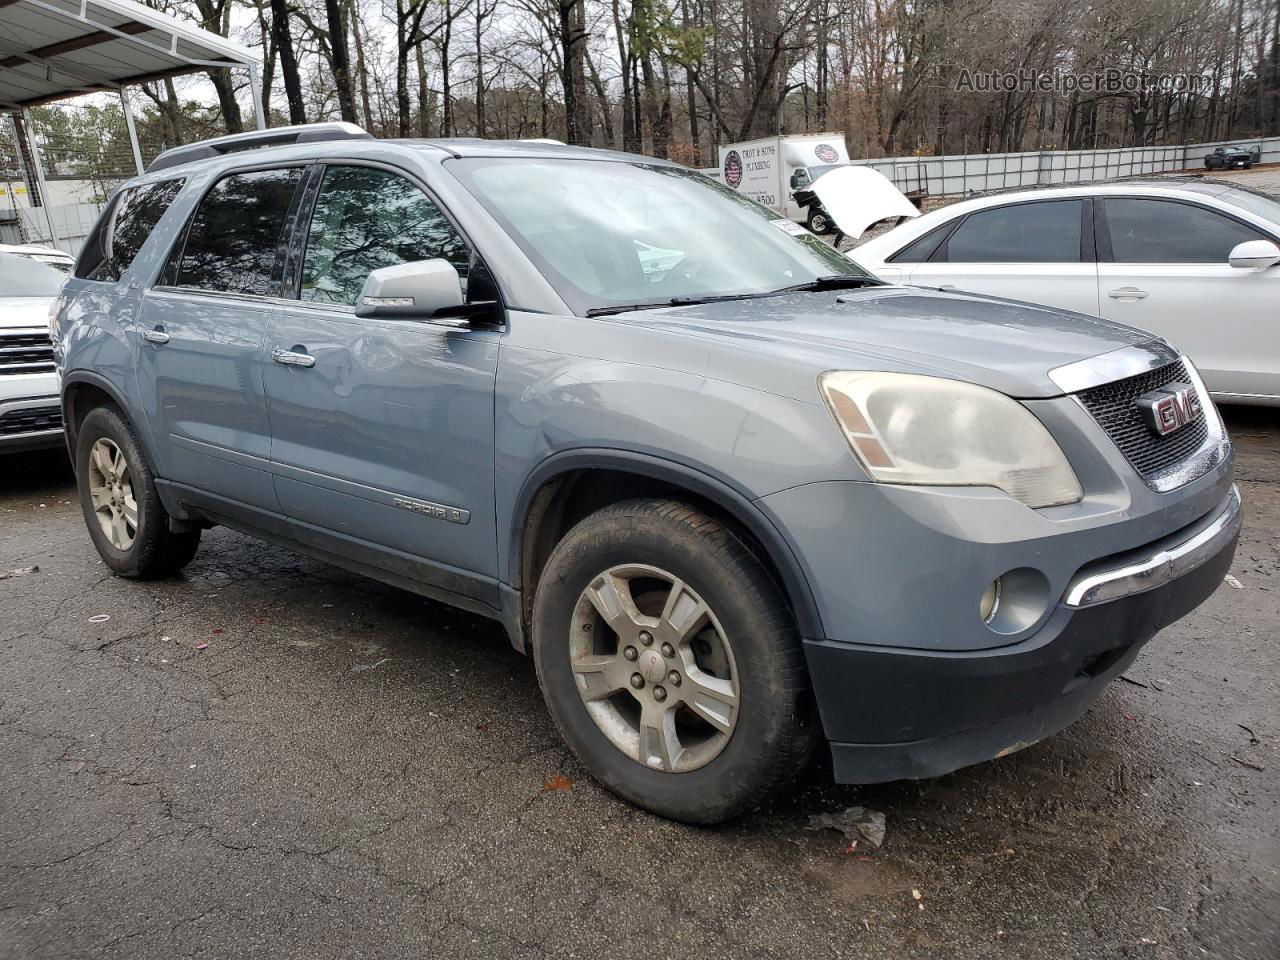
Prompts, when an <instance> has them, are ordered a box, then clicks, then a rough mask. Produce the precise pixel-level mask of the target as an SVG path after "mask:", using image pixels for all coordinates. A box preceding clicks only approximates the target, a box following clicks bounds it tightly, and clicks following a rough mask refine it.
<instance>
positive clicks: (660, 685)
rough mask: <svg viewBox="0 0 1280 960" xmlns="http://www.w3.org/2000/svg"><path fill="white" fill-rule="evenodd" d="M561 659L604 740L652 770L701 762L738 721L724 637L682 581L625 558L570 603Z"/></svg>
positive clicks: (704, 605)
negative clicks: (565, 646)
mask: <svg viewBox="0 0 1280 960" xmlns="http://www.w3.org/2000/svg"><path fill="white" fill-rule="evenodd" d="M569 661H570V667H571V669H572V671H573V675H574V681H575V684H576V686H577V689H578V693H579V695H580V696H581V697H582V701H583V703H584V704H585V706H586V709H587V713H588V714H589V715H590V716H591V719H592V720H593V721H594V722H595V724H596V726H597V727H598V728H599V729H600V731H601V732H602V733H603V734H604V735H605V736H606V737H607V738H608V739H609V741H610V742H611V743H612V744H613V745H614V746H615V747H617V748H618V749H619V750H620V751H622V752H623V753H624V754H626V755H627V756H629V757H631V758H632V759H633V760H636V761H637V762H639V763H642V764H644V765H645V766H647V767H650V768H652V769H655V770H662V771H665V772H669V773H683V772H686V771H689V770H695V769H697V768H698V767H701V766H704V765H705V764H707V763H709V762H711V761H712V760H713V759H715V757H716V756H718V755H719V754H720V752H721V751H722V750H723V749H724V748H725V746H726V745H727V744H728V742H729V738H730V737H731V736H732V734H733V730H734V727H735V725H736V723H737V720H738V713H739V708H740V695H739V688H738V675H737V668H736V666H735V664H734V659H733V650H732V648H731V646H730V643H729V638H728V637H727V636H726V635H725V632H724V630H723V629H722V628H721V626H720V623H719V621H718V620H717V618H716V616H715V613H714V611H712V609H711V607H710V606H708V604H707V603H706V602H705V601H704V600H703V599H702V597H700V596H699V595H698V594H697V593H696V592H695V591H694V590H693V589H692V588H691V587H690V586H689V585H688V584H687V583H685V582H684V581H682V580H681V579H680V578H678V577H676V576H675V575H673V574H671V573H668V572H667V571H665V570H662V569H660V568H658V567H653V566H649V565H645V564H627V565H622V566H616V567H612V568H610V569H609V570H606V571H604V572H603V573H601V574H600V575H598V576H597V577H595V578H594V579H593V580H592V581H591V583H589V584H588V585H587V588H586V589H585V590H584V591H583V592H582V595H581V596H580V597H579V599H578V602H577V604H576V605H575V607H574V613H573V618H572V622H571V625H570V636H569Z"/></svg>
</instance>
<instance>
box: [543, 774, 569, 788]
mask: <svg viewBox="0 0 1280 960" xmlns="http://www.w3.org/2000/svg"><path fill="white" fill-rule="evenodd" d="M542 789H543V790H546V791H548V792H551V791H555V790H571V789H573V781H572V780H570V779H569V778H568V777H566V776H565V775H564V774H563V773H557V774H556V775H555V776H554V777H552V778H551V779H550V780H548V781H547V782H546V783H544V784H543V785H542Z"/></svg>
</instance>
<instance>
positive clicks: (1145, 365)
mask: <svg viewBox="0 0 1280 960" xmlns="http://www.w3.org/2000/svg"><path fill="white" fill-rule="evenodd" d="M1179 357H1180V354H1179V353H1178V351H1177V350H1175V349H1174V348H1173V347H1171V346H1169V344H1167V343H1165V342H1164V341H1163V340H1152V341H1150V342H1148V343H1142V344H1133V345H1132V346H1128V347H1121V348H1120V349H1118V350H1112V351H1111V352H1110V353H1104V354H1100V355H1099V356H1096V357H1090V358H1089V359H1087V360H1077V361H1075V362H1074V363H1068V364H1064V365H1063V366H1061V367H1054V368H1053V369H1052V370H1050V371H1049V379H1050V380H1052V381H1053V382H1054V384H1056V385H1057V387H1058V389H1060V390H1061V391H1062V392H1063V393H1079V392H1080V391H1081V390H1088V389H1089V388H1090V387H1100V386H1102V385H1103V384H1106V383H1114V382H1115V381H1117V380H1125V379H1128V378H1129V377H1136V376H1137V375H1138V374H1140V373H1147V372H1148V371H1151V370H1156V369H1158V368H1160V367H1163V366H1166V365H1168V364H1170V363H1173V362H1174V361H1175V360H1177V359H1179Z"/></svg>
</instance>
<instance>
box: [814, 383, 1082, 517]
mask: <svg viewBox="0 0 1280 960" xmlns="http://www.w3.org/2000/svg"><path fill="white" fill-rule="evenodd" d="M818 384H819V386H820V387H821V389H822V395H823V397H824V398H825V399H826V401H827V406H828V407H829V408H830V409H831V412H832V414H833V415H834V416H835V418H836V423H838V424H839V425H840V428H841V429H842V430H843V431H844V435H845V438H846V439H847V440H848V441H849V446H850V447H852V448H853V452H854V453H855V454H856V455H857V457H858V459H859V460H860V461H862V465H863V466H864V467H866V469H867V472H868V473H869V474H871V477H872V479H874V480H878V481H880V482H881V483H914V484H941V485H946V486H973V487H996V488H998V489H1000V490H1003V491H1004V492H1005V493H1007V494H1009V496H1011V497H1014V498H1016V499H1018V500H1021V501H1022V502H1023V503H1025V504H1026V505H1027V506H1028V507H1051V506H1054V505H1056V504H1061V503H1075V502H1076V501H1077V500H1079V499H1081V497H1083V496H1084V493H1083V491H1082V490H1081V489H1080V481H1079V480H1077V479H1076V475H1075V472H1074V471H1073V470H1072V469H1071V464H1069V463H1067V458H1066V457H1065V456H1064V455H1063V453H1062V448H1060V447H1059V446H1058V444H1057V442H1056V441H1055V440H1054V439H1053V437H1052V436H1051V435H1050V434H1049V431H1048V430H1046V429H1045V427H1044V424H1042V423H1041V422H1040V421H1039V420H1037V419H1036V418H1035V416H1034V415H1033V414H1032V413H1031V411H1030V410H1028V409H1027V408H1026V407H1024V406H1023V405H1022V404H1020V403H1018V402H1017V401H1016V400H1013V399H1010V398H1009V397H1006V396H1005V395H1004V394H1002V393H997V392H996V391H995V390H989V389H987V388H986V387H979V386H976V385H974V384H972V383H962V382H961V381H959V380H945V379H942V378H940V377H924V376H918V375H916V374H908V373H856V372H845V371H832V372H830V373H824V374H823V375H822V376H821V377H819V378H818Z"/></svg>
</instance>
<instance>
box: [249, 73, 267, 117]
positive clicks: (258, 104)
mask: <svg viewBox="0 0 1280 960" xmlns="http://www.w3.org/2000/svg"><path fill="white" fill-rule="evenodd" d="M249 93H250V94H251V95H252V96H253V115H254V117H255V118H257V123H258V129H259V130H265V129H267V118H266V117H264V116H263V115H262V81H261V80H260V79H259V78H258V67H257V65H256V64H252V63H251V64H249Z"/></svg>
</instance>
